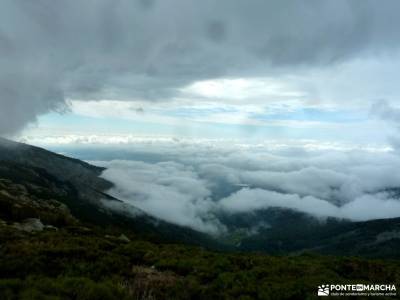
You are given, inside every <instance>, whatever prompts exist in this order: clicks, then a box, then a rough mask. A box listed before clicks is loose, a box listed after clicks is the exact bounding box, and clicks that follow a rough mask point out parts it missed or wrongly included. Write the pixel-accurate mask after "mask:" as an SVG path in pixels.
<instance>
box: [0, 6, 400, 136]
mask: <svg viewBox="0 0 400 300" xmlns="http://www.w3.org/2000/svg"><path fill="white" fill-rule="evenodd" d="M399 8H400V2H398V1H394V0H393V1H390V0H388V1H385V2H381V1H315V0H314V1H310V0H307V1H296V2H294V1H282V0H279V1H251V2H249V1H231V0H223V1H212V0H205V1H194V0H192V1H188V0H174V1H172V0H164V1H155V0H138V1H128V0H118V1H114V0H97V1H94V0H91V1H54V0H38V1H22V0H5V1H2V2H1V4H0V133H2V134H4V133H10V132H15V131H17V130H19V129H21V128H22V127H23V126H24V125H25V124H26V123H28V122H30V121H34V120H35V118H36V116H37V115H39V114H42V113H45V112H47V111H49V110H54V109H60V108H62V107H63V106H64V105H65V99H66V98H79V99H100V98H113V99H126V100H132V99H135V98H141V99H148V100H153V101H154V100H168V98H171V97H173V96H174V95H177V94H178V93H179V88H180V87H183V86H185V85H187V84H189V83H191V82H193V81H196V80H202V79H208V78H215V77H222V76H231V77H235V76H261V75H268V74H271V72H273V71H274V70H275V71H276V70H278V69H281V68H282V67H285V70H289V71H290V70H291V69H292V68H297V67H315V66H323V65H326V64H329V63H332V62H336V61H343V60H346V59H349V58H352V57H353V56H355V55H368V54H372V53H377V52H380V51H383V52H390V51H392V50H393V49H397V47H398V46H399V42H400V36H399V31H398V30H396V28H398V26H399V25H400V24H399V23H400V20H399V19H398V17H397V12H398V11H399Z"/></svg>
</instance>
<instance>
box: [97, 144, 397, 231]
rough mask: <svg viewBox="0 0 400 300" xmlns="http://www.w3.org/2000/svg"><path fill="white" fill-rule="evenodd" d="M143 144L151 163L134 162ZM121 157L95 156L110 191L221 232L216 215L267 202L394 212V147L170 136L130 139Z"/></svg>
mask: <svg viewBox="0 0 400 300" xmlns="http://www.w3.org/2000/svg"><path fill="white" fill-rule="evenodd" d="M144 149H147V152H146V153H147V154H148V155H151V161H146V159H145V158H143V157H141V158H140V159H141V160H142V161H138V158H139V157H140V155H139V154H140V153H143V151H144ZM127 151H128V153H129V155H127ZM116 156H117V155H116ZM124 156H125V157H124V160H117V159H116V160H110V161H106V162H104V161H103V162H96V163H97V164H101V165H103V166H105V167H107V168H108V169H107V170H106V171H105V172H104V173H103V177H104V178H106V179H108V180H110V181H112V182H114V183H115V184H116V187H115V188H113V189H112V190H111V191H110V193H111V194H112V195H113V196H116V197H117V198H120V199H121V200H123V201H125V202H127V203H131V204H133V205H135V206H137V207H139V208H140V209H142V210H144V211H145V212H147V213H149V214H151V215H153V216H155V217H158V218H160V219H163V220H166V221H168V222H172V223H175V224H179V225H183V226H189V227H191V228H194V229H197V230H201V231H205V232H210V233H218V232H223V231H224V230H226V228H225V226H224V224H222V221H221V220H219V219H218V216H219V215H220V214H221V213H225V214H236V213H248V212H253V211H257V210H261V209H266V208H270V207H281V208H287V209H291V210H296V211H300V212H303V213H307V214H309V215H312V216H315V217H318V218H320V217H337V218H345V219H351V220H356V221H360V220H371V219H378V218H393V217H400V200H399V199H398V198H399V195H400V174H399V173H398V172H397V170H398V169H399V168H400V158H399V157H398V156H396V155H395V154H393V153H392V152H371V151H365V150H357V151H355V150H354V151H336V150H335V151H334V150H307V149H305V148H295V147H291V148H285V149H284V148H279V149H273V147H272V148H269V149H267V148H266V147H260V146H259V145H258V146H256V145H252V146H248V145H247V146H244V145H230V146H224V147H222V146H218V145H216V144H213V143H198V144H183V143H179V142H175V143H172V142H171V143H169V145H168V147H165V145H161V144H159V145H158V144H157V143H154V144H152V145H151V146H149V145H144V144H133V145H130V146H129V150H127V149H125V150H124ZM116 158H117V157H116ZM127 158H128V159H127ZM130 159H131V160H130ZM135 159H136V160H135Z"/></svg>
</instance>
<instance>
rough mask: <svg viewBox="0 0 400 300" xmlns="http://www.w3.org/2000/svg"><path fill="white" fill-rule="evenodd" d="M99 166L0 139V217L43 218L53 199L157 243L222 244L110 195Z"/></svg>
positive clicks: (93, 220) (89, 219)
mask: <svg viewBox="0 0 400 300" xmlns="http://www.w3.org/2000/svg"><path fill="white" fill-rule="evenodd" d="M103 170H104V169H103V168H100V167H96V166H92V165H90V164H88V163H85V162H83V161H80V160H77V159H72V158H68V157H65V156H62V155H59V154H56V153H53V152H50V151H47V150H44V149H41V148H38V147H34V146H30V145H26V144H22V143H16V142H12V141H9V140H5V139H1V140H0V182H1V181H2V182H3V183H4V184H3V186H0V208H2V210H1V212H0V217H1V216H3V218H5V220H6V221H13V222H14V221H21V220H22V218H42V219H43V218H46V217H44V211H46V209H45V206H46V205H47V203H48V202H50V201H56V202H59V203H60V204H63V205H66V206H67V207H68V209H69V210H70V212H71V216H73V217H74V218H76V219H78V220H80V221H82V222H84V223H89V224H96V225H99V226H103V227H106V226H122V227H124V228H127V229H130V230H135V231H136V232H137V233H138V234H140V235H146V236H148V237H152V238H153V239H154V240H158V241H180V242H185V243H191V244H201V245H207V246H211V247H215V248H218V249H221V248H227V247H225V246H223V245H220V244H219V243H218V242H217V241H215V240H213V239H212V238H211V237H209V236H207V235H206V234H203V233H200V232H197V231H194V230H192V229H190V228H186V227H181V226H177V225H174V224H170V223H167V222H164V221H161V220H158V219H155V218H154V217H152V216H149V215H147V214H146V213H145V212H143V211H141V210H140V209H138V208H136V207H133V206H131V205H125V204H123V203H122V202H121V201H120V200H118V199H115V198H113V197H111V196H109V195H108V194H107V193H106V190H107V189H108V188H110V187H111V186H112V183H110V182H108V181H107V180H105V179H103V178H100V177H99V175H100V174H101V172H102V171H103ZM21 199H24V201H22V200H21ZM34 199H39V200H37V201H36V200H34ZM38 203H40V205H39V204H38ZM110 206H111V207H114V208H115V207H117V208H118V209H110V208H109V207H110ZM22 212H23V213H22ZM47 217H48V216H47ZM50 225H56V224H50Z"/></svg>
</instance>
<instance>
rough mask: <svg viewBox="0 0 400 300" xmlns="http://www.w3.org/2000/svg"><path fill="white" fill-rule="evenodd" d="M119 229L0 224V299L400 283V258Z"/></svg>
mask: <svg viewBox="0 0 400 300" xmlns="http://www.w3.org/2000/svg"><path fill="white" fill-rule="evenodd" d="M124 234H125V235H126V236H127V237H128V238H129V240H127V239H125V238H124V239H122V238H121V237H120V235H121V232H120V231H119V229H117V228H99V227H90V226H89V227H85V226H83V225H79V226H66V227H64V228H60V229H58V230H54V229H52V230H44V231H41V232H31V233H29V232H24V231H20V230H17V229H15V228H13V227H12V226H10V225H7V224H6V223H5V222H2V225H0V242H1V246H0V298H1V299H7V300H12V299H37V300H39V299H40V300H42V299H52V300H53V299H79V300H81V299H82V300H83V299H312V298H314V297H315V295H316V290H317V286H318V285H320V284H323V283H355V282H357V283H377V282H381V283H397V284H398V283H400V263H399V262H398V261H382V260H364V259H360V258H355V257H353V258H349V257H331V256H318V255H313V254H302V255H299V256H268V255H263V254H257V253H225V252H215V251H208V250H206V249H203V248H200V247H194V246H187V245H181V244H163V243H160V244H157V243H154V242H148V241H146V240H143V239H141V238H138V237H137V236H136V235H135V233H134V232H124Z"/></svg>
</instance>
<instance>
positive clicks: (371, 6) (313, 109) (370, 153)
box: [0, 0, 400, 232]
mask: <svg viewBox="0 0 400 300" xmlns="http://www.w3.org/2000/svg"><path fill="white" fill-rule="evenodd" d="M399 10H400V2H399V1H397V0H385V1H378V0H363V1H350V0H326V1H320V0H298V1H291V0H268V1H267V0H253V1H244V0H219V1H214V0H202V1H195V0H88V1H75V0H73V1H54V0H37V1H24V0H3V1H1V3H0V136H5V137H9V138H13V139H16V140H20V141H24V142H28V143H31V144H35V145H40V146H44V147H46V148H48V149H51V150H55V151H58V152H62V153H66V154H70V155H75V156H77V157H78V158H82V159H85V160H90V161H95V163H96V164H103V165H106V166H107V167H108V169H107V171H105V173H104V174H103V176H105V177H106V178H107V179H109V180H111V181H113V182H114V183H116V189H115V190H113V191H112V193H114V194H115V195H116V196H118V197H120V198H122V199H124V200H125V201H126V202H128V203H134V204H135V205H137V206H139V207H140V208H142V209H143V210H145V211H146V212H148V213H151V214H153V215H155V216H157V217H160V218H162V219H165V220H167V221H171V222H172V221H173V222H176V223H178V224H181V225H186V226H191V227H193V228H196V229H199V230H203V231H207V232H213V231H221V230H222V231H223V227H224V225H223V224H219V221H218V219H215V218H216V217H215V216H216V215H217V213H216V212H217V211H229V212H240V213H242V212H248V211H254V210H260V209H263V208H266V207H270V206H281V207H286V208H289V209H295V210H299V211H301V212H305V213H309V214H311V215H313V216H317V217H321V216H322V217H326V216H334V217H343V218H348V219H352V220H369V219H374V218H382V217H393V216H400V208H399V207H398V203H399V202H398V200H396V199H395V196H394V194H393V193H392V192H389V191H390V190H391V189H395V188H397V187H398V186H399V185H400V178H397V176H395V175H394V174H396V170H395V169H393V168H394V166H399V161H398V159H399V156H398V154H399V153H398V149H399V146H400V131H399V128H400V127H399V125H400V124H399V120H400V88H399V86H400V85H399V84H398V78H399V75H400V74H399V72H400V71H399V70H400V59H399V58H400V30H398V28H400V18H398V11H399ZM83 147H94V148H92V149H100V150H102V151H103V150H104V149H108V150H107V151H105V152H104V151H103V152H102V151H100V150H98V151H93V150H91V151H89V152H88V151H86V152H85V151H80V150H79V149H83ZM110 149H113V150H110ZM137 149H140V151H138V150H137ZM188 149H190V151H189V150H188ZM182 151H183V152H182ZM185 151H186V152H185ZM188 151H189V152H188ZM154 152H155V153H156V154H157V155H156V154H154ZM88 153H91V155H89V154H88ZM110 153H112V155H111V154H110ZM161 154H162V155H161ZM238 154H241V155H242V156H239V155H238ZM154 155H156V157H157V159H155V156H154ZM225 155H226V156H227V157H235V160H236V161H237V162H235V161H228V162H227V161H226V158H227V157H225ZM235 155H236V156H235ZM105 157H106V159H104V158H105ZM187 157H188V158H190V159H187ZM199 157H200V158H202V160H200V161H198V160H197V159H199ZM183 160H184V161H183ZM265 162H268V164H266V163H265ZM237 163H241V164H244V165H243V166H240V167H238V166H236V164H237ZM232 164H233V166H232ZM257 165H258V167H257ZM163 174H164V175H163ZM169 174H175V175H174V176H173V177H172V179H171V178H169V177H168V175H169ZM155 175H157V176H155ZM132 182H134V183H136V184H137V185H133V184H132ZM316 182H317V183H316ZM217 183H218V184H217ZM283 183H284V184H283ZM216 184H217V188H216V187H214V185H216ZM282 184H283V185H282ZM143 187H146V188H143ZM187 187H192V189H190V190H187ZM150 191H153V192H150ZM222 191H224V192H222ZM192 192H193V193H194V194H192ZM159 194H167V195H169V197H168V201H169V202H165V201H167V200H165V199H164V200H163V199H161V198H159V196H158V195H159ZM138 199H142V201H139V200H138ZM169 209H170V210H169ZM173 212H175V213H173Z"/></svg>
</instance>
